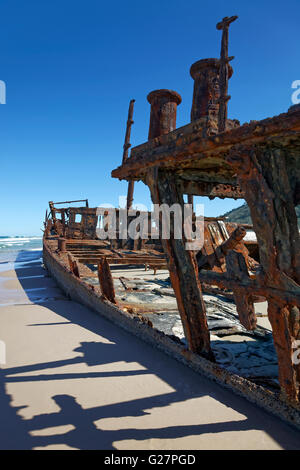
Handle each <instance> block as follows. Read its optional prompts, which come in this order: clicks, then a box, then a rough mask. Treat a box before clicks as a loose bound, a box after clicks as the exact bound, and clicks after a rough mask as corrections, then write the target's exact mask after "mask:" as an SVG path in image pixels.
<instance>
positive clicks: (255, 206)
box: [227, 146, 300, 401]
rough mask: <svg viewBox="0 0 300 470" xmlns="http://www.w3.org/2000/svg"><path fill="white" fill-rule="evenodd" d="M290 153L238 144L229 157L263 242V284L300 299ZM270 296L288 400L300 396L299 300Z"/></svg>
mask: <svg viewBox="0 0 300 470" xmlns="http://www.w3.org/2000/svg"><path fill="white" fill-rule="evenodd" d="M286 158H287V155H286V150H282V149H280V148H277V147H276V148H272V147H267V146H266V147H260V148H249V147H242V146H239V147H236V148H235V149H234V152H233V151H232V152H231V153H229V154H228V157H227V161H228V162H229V163H230V164H231V165H233V167H234V168H235V170H236V171H237V174H238V179H239V183H240V185H241V187H242V188H243V189H244V191H245V198H246V201H247V203H248V206H249V209H250V213H251V218H252V221H253V227H254V230H255V232H256V236H257V240H258V244H259V252H260V262H261V267H262V270H261V272H260V283H261V284H264V285H265V286H266V290H267V287H277V288H278V289H280V290H281V291H283V292H284V291H288V290H291V291H292V292H293V293H295V294H296V297H298V299H299V296H300V285H299V282H300V257H299V253H300V237H299V231H298V226H297V217H296V212H295V207H294V199H293V191H292V190H291V187H290V181H289V177H288V173H287V168H286ZM267 299H268V315H269V320H270V322H271V325H272V329H273V337H274V344H275V348H276V352H277V357H278V365H279V380H280V386H281V390H282V394H283V395H284V397H285V398H286V399H288V400H292V401H299V380H298V379H299V376H300V365H299V364H295V363H294V362H293V360H292V356H293V352H294V351H293V347H292V346H293V344H294V342H295V341H296V340H297V339H298V337H299V331H298V328H296V330H297V331H295V325H296V324H299V307H300V301H299V300H298V302H296V304H295V303H294V302H293V303H291V302H287V301H285V302H284V301H281V302H280V301H279V299H274V298H268V297H267ZM293 312H294V313H293ZM295 312H297V314H296V317H297V316H298V319H297V321H295V320H294V317H295ZM292 313H293V314H292ZM291 325H292V327H291Z"/></svg>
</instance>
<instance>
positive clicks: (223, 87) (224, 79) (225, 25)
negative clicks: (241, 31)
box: [217, 16, 238, 132]
mask: <svg viewBox="0 0 300 470" xmlns="http://www.w3.org/2000/svg"><path fill="white" fill-rule="evenodd" d="M237 18H238V17H237V16H231V17H230V18H228V16H226V17H225V18H223V20H222V21H221V22H220V23H218V24H217V29H218V30H223V33H222V44H221V57H220V100H219V102H220V107H219V119H218V128H219V132H224V131H225V129H226V121H227V102H228V100H229V99H230V96H228V94H227V93H228V63H229V61H230V60H232V59H233V58H234V57H228V35H229V26H230V24H231V23H232V22H233V21H235V20H236V19H237Z"/></svg>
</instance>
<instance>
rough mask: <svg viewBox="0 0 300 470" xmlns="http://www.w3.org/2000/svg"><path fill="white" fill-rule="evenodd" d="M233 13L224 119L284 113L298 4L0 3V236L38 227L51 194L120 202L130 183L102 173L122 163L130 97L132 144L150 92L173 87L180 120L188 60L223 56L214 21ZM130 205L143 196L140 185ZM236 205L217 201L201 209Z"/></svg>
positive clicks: (180, 121)
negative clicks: (2, 94) (3, 90)
mask: <svg viewBox="0 0 300 470" xmlns="http://www.w3.org/2000/svg"><path fill="white" fill-rule="evenodd" d="M234 14H237V15H239V20H238V21H237V22H235V23H234V24H233V25H232V27H231V30H230V50H229V54H230V55H234V56H235V60H234V61H233V62H232V65H233V67H234V75H233V77H232V79H231V80H230V90H229V93H230V94H231V96H232V99H231V101H230V103H229V116H230V117H232V118H237V119H239V120H240V121H241V122H245V121H249V120H251V119H262V118H265V117H268V116H273V115H276V114H280V113H281V112H285V111H286V110H287V109H288V107H289V106H290V105H291V92H292V90H291V83H292V82H293V81H294V80H297V79H300V70H299V62H300V61H299V55H300V49H299V14H300V1H299V0H287V1H282V0H272V1H269V0H261V1H258V0H252V1H251V2H250V1H248V2H246V1H233V0H232V1H230V0H227V1H221V0H215V1H214V2H210V3H209V2H207V1H202V0H185V1H183V0H172V1H171V0H151V1H143V0H139V1H136V0H126V1H125V0H123V1H120V0H118V1H110V2H109V1H102V0H85V1H81V0H80V1H79V0H43V1H41V0H26V1H24V0H6V1H5V0H2V1H1V2H0V21H1V26H0V80H4V81H5V82H6V86H7V104H5V105H0V122H1V126H0V171H1V173H0V175H1V179H0V234H2V235H16V234H19V235H21V234H26V235H30V234H32V235H34V234H41V232H40V227H41V226H42V220H43V217H44V213H45V209H46V206H47V203H48V201H49V200H64V199H73V198H74V199H79V198H86V197H88V198H89V200H90V204H91V205H95V206H96V205H98V204H101V203H104V202H109V203H111V204H114V205H116V204H118V196H119V195H125V194H126V187H127V185H126V183H125V182H119V181H118V180H114V179H112V178H111V177H110V172H111V170H112V169H113V168H115V167H116V166H118V165H119V164H120V162H121V157H122V145H123V139H124V133H125V122H126V118H127V109H128V102H129V100H130V99H131V98H135V99H136V104H135V116H134V120H135V124H134V126H133V129H132V144H133V145H137V144H139V143H142V142H144V141H146V140H147V133H148V124H149V104H148V103H147V101H146V96H147V94H148V92H149V91H151V90H154V89H157V88H170V89H173V90H176V91H178V92H179V93H180V94H181V96H182V98H183V102H182V104H181V105H180V106H179V108H178V117H177V125H178V126H181V125H184V124H186V123H188V122H189V119H190V109H191V103H192V90H193V81H192V79H191V77H190V76H189V68H190V65H191V64H192V63H193V62H194V61H196V60H199V59H202V58H206V57H218V56H219V53H220V40H221V34H220V32H219V31H217V30H216V23H217V22H218V21H219V20H221V19H222V17H224V16H231V15H234ZM135 201H136V202H139V203H146V204H149V201H150V199H149V194H148V189H147V188H146V187H145V186H144V185H143V184H142V183H139V184H138V185H137V188H136V194H135ZM239 204H240V202H234V201H231V200H227V201H222V200H220V199H215V200H214V201H213V202H210V203H209V204H206V205H205V214H206V215H208V216H213V215H218V214H220V213H223V212H225V211H227V210H229V209H230V208H232V207H236V206H237V205H239Z"/></svg>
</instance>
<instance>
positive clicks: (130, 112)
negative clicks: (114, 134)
mask: <svg viewBox="0 0 300 470" xmlns="http://www.w3.org/2000/svg"><path fill="white" fill-rule="evenodd" d="M134 103H135V100H130V103H129V108H128V117H127V124H126V133H125V141H124V145H123V158H122V164H124V163H125V162H126V160H127V159H128V150H129V148H130V147H131V144H130V134H131V127H132V124H133V123H134V121H133V119H132V118H133V109H134ZM133 192H134V181H129V183H128V190H127V203H126V204H127V210H129V209H130V208H131V207H132V202H133Z"/></svg>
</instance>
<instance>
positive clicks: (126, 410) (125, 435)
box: [0, 253, 300, 450]
mask: <svg viewBox="0 0 300 470" xmlns="http://www.w3.org/2000/svg"><path fill="white" fill-rule="evenodd" d="M21 258H22V253H21V254H20V259H21ZM20 259H19V261H20ZM22 259H24V257H23V258H22ZM19 261H18V260H17V261H16V263H18V262H19ZM27 267H28V266H27ZM32 268H37V269H38V270H41V269H43V268H42V267H41V266H40V265H39V264H38V263H36V261H34V264H33V265H32ZM16 272H17V275H18V277H19V279H20V282H21V283H22V282H23V281H22V277H24V273H22V267H20V268H18V267H16ZM32 275H34V274H32ZM23 287H24V289H25V290H26V288H27V287H26V286H25V284H24V285H23ZM27 295H28V296H29V298H30V292H28V294H27ZM33 298H34V297H33ZM67 302H68V305H69V307H68V308H66V305H65V304H66V303H67ZM37 303H38V302H37ZM42 305H43V306H44V307H47V308H48V309H49V310H51V311H53V312H55V313H56V314H57V315H59V316H60V317H61V319H62V321H63V324H66V323H71V324H76V325H79V326H81V327H83V328H84V329H87V330H89V331H91V332H93V333H94V334H98V335H100V336H101V337H102V338H103V337H104V338H106V339H107V340H109V341H110V342H111V343H110V344H109V343H107V344H106V343H103V342H100V341H99V342H82V343H81V346H80V347H79V348H76V349H75V350H74V351H70V358H69V359H62V360H58V361H53V362H46V363H43V362H40V363H38V362H37V363H36V364H33V365H28V366H20V367H13V368H6V369H0V415H1V423H0V435H1V440H0V448H2V449H9V448H11V449H32V448H36V447H45V446H49V445H59V444H63V445H67V446H69V447H71V448H76V449H106V450H109V449H114V448H115V447H114V442H116V441H122V440H135V441H143V440H147V439H176V438H180V437H186V436H200V435H202V434H215V435H216V436H217V435H218V434H219V433H227V432H231V431H248V430H263V431H265V432H266V433H267V434H268V435H269V436H271V438H272V439H273V440H274V441H276V442H277V443H278V444H279V445H280V446H282V447H283V448H285V449H295V448H300V439H299V436H300V434H299V433H298V432H297V431H295V430H292V429H291V428H290V427H289V426H287V425H285V424H284V423H282V422H280V421H279V420H277V419H276V418H274V417H273V416H271V415H268V414H267V413H265V412H264V411H262V410H260V409H258V408H257V407H255V406H254V405H252V404H251V403H248V402H247V401H246V400H244V399H243V398H240V397H238V396H235V395H233V394H232V393H230V392H229V391H226V390H224V389H222V388H221V387H220V386H218V385H216V384H215V383H213V382H211V381H209V380H207V379H205V378H204V377H201V376H199V375H197V374H195V373H194V372H193V371H191V370H189V369H188V368H186V367H184V366H183V365H181V364H180V363H178V362H177V361H175V360H173V359H172V358H170V357H167V356H165V355H164V354H163V353H161V352H159V351H158V350H155V349H153V348H152V347H151V346H149V345H148V344H145V343H144V342H142V341H141V340H139V339H138V338H136V337H134V336H131V335H130V334H128V333H126V332H125V331H123V330H118V331H116V328H117V327H116V326H115V325H113V324H111V323H109V322H108V321H106V320H105V319H102V318H99V316H97V314H95V313H94V312H92V311H90V310H88V309H86V311H85V312H86V313H85V315H84V316H83V315H82V314H80V310H79V313H78V311H77V310H76V309H74V311H72V305H74V303H73V302H70V301H67V300H65V301H60V302H57V301H55V300H54V301H53V300H52V301H48V302H46V303H44V302H43V304H42ZM39 325H44V326H45V327H48V325H49V324H47V323H45V324H31V325H28V327H30V328H35V327H38V326H39ZM112 343H113V344H112ZM118 361H125V362H128V363H135V364H136V363H138V364H140V365H141V366H142V367H141V370H132V371H131V370H129V371H120V372H119V371H109V372H90V373H82V374H80V373H68V374H66V373H57V371H56V373H55V374H53V375H52V374H43V370H45V369H51V368H55V369H57V368H59V367H63V366H66V365H69V364H70V365H71V364H79V363H85V364H86V365H87V366H88V367H92V366H95V365H99V364H109V363H114V362H118ZM33 371H35V372H36V371H40V374H39V375H34V376H30V375H20V374H25V373H28V372H33ZM16 374H18V375H17V376H16ZM147 374H152V375H155V376H157V377H158V378H159V379H160V380H162V381H164V382H165V383H166V384H168V385H169V386H170V387H171V388H172V390H173V391H171V392H170V393H165V394H161V395H156V396H149V397H144V398H140V399H134V400H130V401H124V402H120V403H113V404H108V405H105V404H102V403H101V399H100V398H99V404H97V406H94V407H92V408H83V407H82V406H81V404H80V403H79V402H78V398H77V396H76V389H74V393H73V394H59V395H54V396H52V400H54V402H55V404H56V405H57V406H58V407H59V411H57V412H52V413H51V412H50V413H48V414H47V413H46V414H40V415H36V416H34V417H33V418H32V419H23V418H22V417H20V416H19V414H18V412H19V411H20V410H21V409H22V408H24V407H26V405H24V406H21V407H12V406H11V401H12V400H11V397H10V396H9V395H8V394H7V392H6V384H7V383H11V382H32V381H51V380H65V379H78V378H81V379H86V378H89V379H90V378H94V377H112V376H114V377H121V376H124V375H126V376H132V375H141V376H142V375H147ZM92 384H93V382H91V386H92ZM205 396H211V397H213V399H214V400H216V401H218V402H220V403H222V404H224V405H225V406H226V407H229V408H232V409H234V410H235V411H237V412H238V413H240V414H242V415H243V416H244V419H241V420H237V421H227V422H212V423H208V424H199V425H178V426H168V425H167V423H166V426H165V427H161V428H155V429H152V428H151V429H135V428H133V429H131V428H127V429H116V430H103V429H101V419H105V418H122V417H139V416H144V415H146V414H149V410H151V409H153V408H161V413H163V412H164V408H165V407H168V406H169V405H171V404H173V403H180V402H185V401H186V400H190V399H193V398H199V397H205ZM147 410H148V411H147ZM197 412H198V413H199V410H197ZM200 412H201V410H200ZM96 421H97V424H98V426H96V425H95V422H96ZM56 426H68V427H70V428H71V429H70V430H68V431H67V432H65V433H64V434H58V433H56V434H54V435H39V436H35V435H34V432H35V431H38V430H43V429H44V430H46V428H53V427H56ZM293 436H294V437H293ZM236 446H237V448H239V443H238V442H237V443H236Z"/></svg>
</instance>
